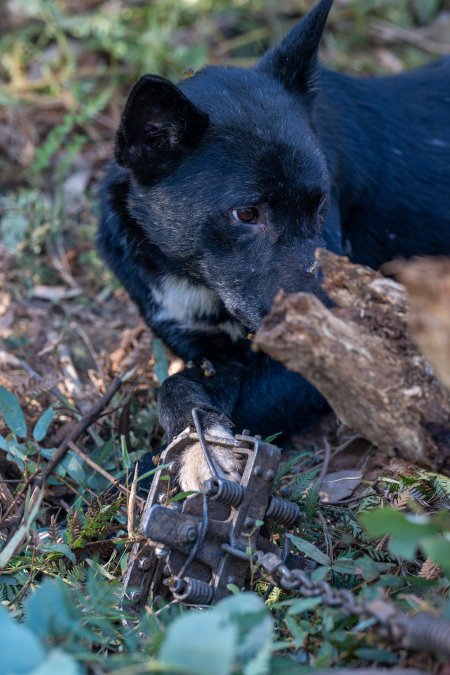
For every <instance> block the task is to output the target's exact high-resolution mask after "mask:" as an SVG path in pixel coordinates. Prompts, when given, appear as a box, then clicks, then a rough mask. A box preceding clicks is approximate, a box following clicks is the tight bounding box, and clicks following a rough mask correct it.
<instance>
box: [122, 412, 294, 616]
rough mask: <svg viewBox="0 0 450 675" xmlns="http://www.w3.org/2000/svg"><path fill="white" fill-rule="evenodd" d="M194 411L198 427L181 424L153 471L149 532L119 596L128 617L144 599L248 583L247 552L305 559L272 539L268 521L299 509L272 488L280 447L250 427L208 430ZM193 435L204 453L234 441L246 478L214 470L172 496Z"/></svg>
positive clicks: (183, 598) (210, 599) (185, 597)
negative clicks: (221, 433)
mask: <svg viewBox="0 0 450 675" xmlns="http://www.w3.org/2000/svg"><path fill="white" fill-rule="evenodd" d="M193 417H194V422H195V423H196V429H197V431H196V432H193V433H192V432H190V431H189V430H186V431H184V432H183V433H182V434H180V435H179V436H178V437H177V438H175V439H174V440H173V442H172V443H171V444H170V445H169V446H168V447H167V449H166V450H165V452H164V453H163V454H162V456H161V466H162V467H163V468H161V469H160V470H158V472H157V473H156V474H155V476H154V479H153V483H152V486H151V489H150V492H149V495H148V498H147V501H146V504H145V508H144V512H143V516H142V520H141V525H140V532H141V534H142V535H143V536H144V537H145V540H144V541H143V542H142V541H141V542H139V543H137V544H135V545H134V546H133V549H132V551H131V553H130V557H129V563H128V568H127V571H126V574H125V579H124V590H123V594H122V602H121V606H122V609H123V610H124V612H125V614H126V615H127V616H128V617H129V618H131V619H132V618H133V617H135V618H136V619H137V618H138V616H139V614H140V613H141V612H142V610H143V609H144V607H145V605H146V603H147V602H150V603H151V604H152V605H153V607H158V606H159V605H161V604H162V603H163V602H167V601H177V602H183V603H187V604H195V605H210V604H212V603H215V602H217V601H218V600H220V598H222V597H224V596H225V595H227V594H229V592H230V591H229V590H228V586H229V585H230V584H233V585H235V586H237V587H239V588H242V587H245V586H248V585H249V583H250V578H251V575H252V558H251V555H250V554H249V552H253V551H256V550H258V551H259V552H264V553H274V554H276V555H277V556H280V557H281V558H282V559H283V561H284V562H285V564H286V565H287V566H288V567H295V568H302V567H303V568H304V567H305V566H306V564H307V563H306V562H305V560H304V559H303V558H301V557H299V556H294V555H292V554H290V553H287V552H286V551H283V550H282V549H281V548H280V547H278V546H277V545H276V544H275V543H273V542H272V541H271V539H270V527H269V521H272V522H274V523H277V524H280V525H285V526H288V525H293V524H294V523H295V522H298V520H299V519H300V517H301V512H300V509H299V507H298V506H297V505H296V504H293V503H291V502H289V501H286V500H284V499H279V498H278V497H274V496H272V489H273V483H274V480H275V475H276V472H277V469H278V465H279V462H280V449H279V448H277V447H276V446H274V445H271V444H270V443H265V442H264V441H262V440H261V439H260V438H258V437H252V436H248V435H246V433H245V432H244V433H243V434H242V435H236V436H235V437H234V439H229V438H217V437H216V436H214V437H209V436H207V435H206V436H205V435H204V434H203V431H202V430H201V428H200V425H199V423H198V417H197V415H196V414H195V411H194V414H193ZM194 442H200V443H201V445H202V447H203V449H204V451H205V454H206V453H207V452H208V449H207V445H208V444H209V443H211V444H214V445H215V446H224V447H227V448H230V447H231V448H232V449H233V451H234V452H235V453H236V455H237V456H238V458H239V459H240V460H241V461H243V464H244V470H243V473H242V478H241V480H240V482H239V483H235V482H232V481H229V480H226V479H224V478H222V477H220V476H218V475H215V476H214V477H212V478H210V479H209V480H207V481H205V483H204V484H203V486H202V491H201V493H198V494H195V495H193V496H191V497H188V498H187V499H185V500H184V501H183V502H181V501H178V502H177V501H171V499H173V496H174V490H173V488H174V486H175V475H176V467H177V462H178V461H179V459H180V456H181V455H182V453H183V451H184V450H185V448H187V447H188V446H189V445H191V444H192V443H194Z"/></svg>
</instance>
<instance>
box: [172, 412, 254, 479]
mask: <svg viewBox="0 0 450 675" xmlns="http://www.w3.org/2000/svg"><path fill="white" fill-rule="evenodd" d="M205 435H206V436H219V437H220V438H230V439H232V438H233V435H232V434H230V432H229V431H227V430H226V429H224V428H223V427H221V426H219V425H216V426H214V427H210V428H209V429H207V430H206V432H205ZM207 447H208V449H209V454H210V457H211V460H212V462H213V464H214V466H215V468H216V471H217V474H218V475H219V476H220V477H221V478H227V479H228V480H239V479H240V474H241V471H242V462H241V461H239V460H238V459H236V456H235V454H234V452H233V451H232V449H231V448H226V447H224V446H222V445H214V443H208V444H207ZM208 478H211V471H210V468H209V466H208V462H207V460H206V457H205V453H204V452H203V450H202V447H201V445H200V443H194V444H193V445H190V446H189V447H188V448H187V449H186V450H185V451H184V454H183V457H182V458H181V462H180V469H179V472H178V482H179V484H180V486H181V489H182V490H200V488H201V486H202V484H203V482H204V481H205V480H208Z"/></svg>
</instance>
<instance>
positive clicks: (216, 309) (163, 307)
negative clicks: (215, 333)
mask: <svg viewBox="0 0 450 675" xmlns="http://www.w3.org/2000/svg"><path fill="white" fill-rule="evenodd" d="M151 293H152V295H153V298H154V300H155V302H157V303H158V305H159V309H158V312H157V314H156V316H155V318H156V319H157V320H158V321H176V322H177V323H181V324H183V325H185V326H189V327H191V328H197V329H200V328H201V327H202V319H203V321H205V320H207V321H208V320H209V321H211V323H212V324H213V325H214V326H215V327H216V328H218V329H219V330H220V331H222V332H224V333H227V334H228V335H229V336H230V337H231V339H232V340H237V339H239V338H241V337H243V335H244V329H243V327H242V326H241V325H240V323H239V322H238V321H234V320H233V319H230V320H227V321H222V322H220V323H216V322H215V321H214V319H215V318H216V317H219V314H220V312H221V309H222V303H221V301H220V299H219V297H218V295H216V293H214V291H211V290H210V289H209V288H206V286H197V285H196V284H192V283H190V282H189V281H187V279H180V278H178V277H175V276H171V275H168V276H166V277H165V278H164V279H163V280H162V281H161V283H160V286H159V288H152V289H151ZM204 325H205V324H204V323H203V326H204Z"/></svg>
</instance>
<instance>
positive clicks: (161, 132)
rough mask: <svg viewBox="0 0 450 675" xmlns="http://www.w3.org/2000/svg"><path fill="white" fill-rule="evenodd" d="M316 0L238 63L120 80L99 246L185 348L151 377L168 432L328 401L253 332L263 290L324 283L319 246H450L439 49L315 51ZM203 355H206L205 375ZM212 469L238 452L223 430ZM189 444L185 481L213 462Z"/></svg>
mask: <svg viewBox="0 0 450 675" xmlns="http://www.w3.org/2000/svg"><path fill="white" fill-rule="evenodd" d="M331 4H332V0H321V1H320V2H319V4H318V5H317V6H316V8H315V9H313V10H312V11H311V12H310V13H309V14H308V15H307V16H306V17H305V18H304V19H303V20H302V21H301V22H300V23H299V24H298V25H297V26H296V27H295V28H294V29H293V30H292V31H291V33H289V34H288V36H287V37H286V38H285V39H284V40H283V41H282V42H281V44H280V45H279V46H278V47H276V48H275V49H273V50H271V51H269V52H268V53H267V54H266V55H265V56H264V57H263V58H262V60H261V61H260V62H259V63H258V65H257V66H256V67H254V68H250V69H245V70H244V69H239V68H231V67H230V68H222V67H209V68H205V69H204V70H202V71H200V72H199V73H197V74H196V75H194V76H193V77H191V78H188V79H185V80H183V81H182V82H181V83H180V84H179V85H178V86H175V85H174V84H172V83H170V82H169V81H168V80H166V79H164V78H161V77H158V76H155V75H147V76H145V77H142V78H141V79H140V80H139V82H138V83H137V84H136V85H135V86H134V87H133V89H132V91H131V93H130V95H129V98H128V101H127V104H126V106H125V110H124V112H123V116H122V120H121V124H120V128H119V130H118V132H117V138H116V148H115V162H113V163H112V165H111V167H110V169H109V171H108V175H107V178H106V180H105V183H104V187H103V192H102V221H101V225H100V231H99V237H98V242H99V249H100V252H101V254H102V255H103V257H104V259H105V260H106V262H107V263H108V264H109V265H110V267H111V268H112V269H113V270H114V272H115V273H116V275H117V276H118V277H119V279H120V280H121V282H122V283H123V284H124V286H125V287H126V289H127V290H128V292H129V294H130V296H131V298H132V299H133V300H134V302H136V304H137V305H138V307H139V309H140V311H141V313H142V315H143V317H144V318H145V320H146V321H147V322H148V323H149V325H150V326H151V327H152V329H153V330H154V331H155V333H156V334H157V335H159V336H160V337H161V338H162V339H163V340H164V341H165V342H166V344H167V345H168V346H169V347H170V348H171V349H172V351H173V352H175V354H177V355H179V356H180V357H182V358H183V359H185V360H186V361H192V362H193V363H194V366H193V367H192V368H188V369H186V370H184V371H183V372H182V373H180V374H177V375H175V376H173V377H170V378H169V379H168V380H167V381H166V382H165V383H164V385H163V386H162V388H161V392H160V399H159V404H160V415H161V420H162V423H163V425H164V426H165V428H166V430H167V433H168V434H169V437H171V436H172V435H173V434H175V433H178V432H179V431H181V430H182V429H183V428H185V427H186V426H187V425H188V424H189V423H190V422H191V409H192V408H193V407H194V406H196V407H199V408H202V409H203V410H204V411H205V412H204V421H205V423H206V426H207V427H209V429H210V431H212V432H213V433H215V434H217V435H226V434H228V433H229V432H230V430H231V428H232V424H233V423H234V424H236V426H237V428H238V429H241V428H242V427H244V426H245V427H247V428H249V429H250V430H251V431H252V432H253V433H260V434H268V433H272V432H277V431H284V432H286V431H289V430H291V429H293V428H296V427H297V428H299V427H301V426H302V425H304V424H305V423H306V422H307V421H308V420H311V419H312V417H313V416H314V414H315V413H317V411H319V410H320V409H322V408H323V405H324V402H323V400H322V399H321V397H320V396H319V395H318V393H317V392H316V391H315V390H314V389H313V388H312V387H311V386H310V385H309V384H308V383H307V382H305V381H304V380H303V379H302V378H301V377H299V376H297V375H295V374H293V373H290V372H288V371H286V370H285V369H284V368H283V367H282V366H281V365H279V364H277V363H275V362H273V361H271V360H270V359H268V358H267V357H266V356H264V355H262V354H255V353H253V352H252V351H251V349H250V343H249V341H248V339H247V335H248V333H249V332H251V331H254V330H255V329H257V327H258V325H259V323H260V321H261V318H262V317H263V316H264V315H265V314H266V313H267V312H268V311H269V309H270V307H271V303H272V300H273V298H274V296H275V294H276V292H277V291H278V290H279V289H280V288H283V289H284V290H286V291H288V292H292V291H300V290H302V291H310V292H312V293H316V294H318V295H322V293H321V290H320V279H319V278H318V277H317V274H316V273H315V271H314V267H313V266H312V261H313V255H314V250H315V248H316V247H317V246H327V247H329V248H330V249H332V250H334V251H336V252H342V253H346V254H347V255H350V257H351V258H352V259H353V260H354V261H357V262H361V263H365V264H368V265H371V266H373V267H378V266H380V265H381V264H382V263H384V262H385V261H388V260H390V259H392V258H395V257H396V256H406V257H408V256H414V255H424V254H427V255H436V254H448V253H450V60H448V59H447V60H441V61H439V62H437V63H434V64H432V65H430V66H428V67H425V68H421V69H418V70H415V71H412V72H408V73H405V74H403V75H398V76H391V77H374V78H360V79H357V78H352V77H347V76H345V75H341V74H338V73H335V72H332V71H329V70H326V69H324V68H322V67H320V66H319V64H318V62H317V50H318V46H319V42H320V38H321V35H322V31H323V29H324V26H325V22H326V18H327V15H328V12H329V10H330V7H331ZM204 358H207V359H209V360H210V361H211V362H212V363H213V365H214V367H215V370H216V374H215V375H214V376H213V377H205V376H204V374H203V371H202V369H201V367H200V365H199V364H200V362H201V361H202V359H204ZM214 457H215V461H216V462H217V464H218V466H219V467H220V469H221V470H222V471H223V472H224V473H226V474H230V475H234V472H236V471H238V470H239V466H237V465H236V462H235V460H234V458H233V457H232V456H231V455H226V454H224V452H223V451H222V450H220V448H219V446H217V448H216V449H215V451H214ZM208 475H209V472H208V467H207V466H206V464H205V463H204V460H203V455H202V453H199V452H198V448H195V447H194V448H192V449H191V450H190V451H188V452H187V454H186V456H185V457H184V458H183V461H182V463H181V472H180V481H181V484H182V486H183V488H185V489H192V488H193V489H196V488H198V486H199V484H200V483H201V482H202V480H203V479H205V478H206V477H208Z"/></svg>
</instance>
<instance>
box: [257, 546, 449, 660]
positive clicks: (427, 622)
mask: <svg viewBox="0 0 450 675" xmlns="http://www.w3.org/2000/svg"><path fill="white" fill-rule="evenodd" d="M253 564H254V565H256V567H257V568H258V569H259V571H260V573H262V576H263V577H264V578H265V579H266V580H268V581H269V582H270V583H271V584H273V585H275V586H278V587H279V588H282V589H283V590H285V591H290V592H293V591H294V592H296V593H299V594H300V595H302V596H304V597H306V598H314V597H317V598H320V599H321V601H322V602H323V604H324V605H326V606H327V607H335V608H339V609H341V610H342V611H343V612H345V614H348V615H349V616H356V617H358V619H359V620H364V619H374V620H375V624H376V625H377V626H378V631H379V633H380V634H381V635H383V636H384V637H386V638H388V639H390V640H391V641H393V642H395V643H396V644H398V645H400V646H402V647H406V648H409V649H419V650H426V651H431V652H436V653H439V654H445V655H446V656H450V623H449V622H448V621H445V620H444V619H442V618H440V617H435V616H432V615H431V614H428V613H425V612H420V613H419V614H416V615H414V616H410V615H407V614H403V613H401V612H399V611H398V610H397V608H396V606H395V605H394V604H393V603H392V602H390V601H386V600H359V599H358V598H357V597H356V596H355V595H354V594H353V593H352V592H351V591H349V590H348V589H336V588H333V587H332V586H331V585H330V584H329V583H328V582H327V581H323V580H320V581H313V580H312V579H311V577H310V576H309V575H308V574H307V573H306V572H304V571H303V570H298V569H294V570H290V569H289V568H288V567H286V565H285V564H284V563H283V561H282V559H281V558H279V557H278V556H277V555H275V554H274V553H263V552H261V551H257V552H256V553H255V554H254V555H253Z"/></svg>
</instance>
